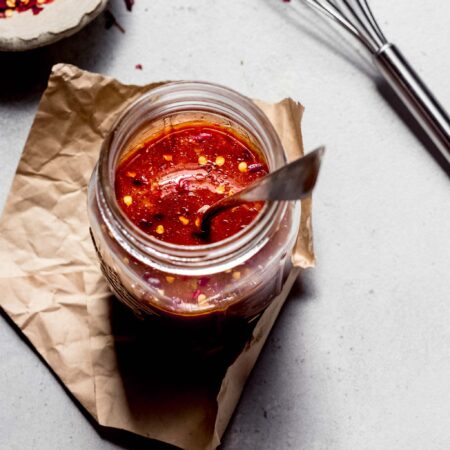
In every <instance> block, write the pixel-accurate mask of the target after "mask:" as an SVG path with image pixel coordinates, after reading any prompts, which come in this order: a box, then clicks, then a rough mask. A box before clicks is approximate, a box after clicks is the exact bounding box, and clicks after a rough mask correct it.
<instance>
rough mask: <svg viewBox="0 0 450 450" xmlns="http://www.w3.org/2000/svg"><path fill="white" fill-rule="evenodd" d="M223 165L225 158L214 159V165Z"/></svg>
mask: <svg viewBox="0 0 450 450" xmlns="http://www.w3.org/2000/svg"><path fill="white" fill-rule="evenodd" d="M224 164H225V158H224V157H223V156H218V157H217V158H216V165H217V166H223V165H224Z"/></svg>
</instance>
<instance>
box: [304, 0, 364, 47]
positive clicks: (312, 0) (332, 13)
mask: <svg viewBox="0 0 450 450" xmlns="http://www.w3.org/2000/svg"><path fill="white" fill-rule="evenodd" d="M304 2H305V3H307V4H308V5H309V6H311V7H312V8H313V9H315V10H316V11H318V12H319V13H322V14H325V15H326V16H328V17H329V18H330V19H332V20H333V21H335V22H337V23H338V24H339V25H341V26H342V27H343V28H344V29H345V30H347V31H348V32H349V33H350V34H352V35H353V36H354V37H355V38H356V39H358V40H359V41H360V42H361V43H362V44H363V45H364V46H366V47H368V48H369V49H371V45H370V43H369V42H368V41H367V39H366V38H365V37H364V36H362V35H361V34H360V33H359V31H358V29H357V28H356V27H355V26H354V25H353V24H352V23H351V22H350V21H349V20H348V19H347V18H346V17H345V16H344V15H343V14H342V12H341V11H340V10H339V9H338V7H337V6H336V5H335V4H333V3H332V2H331V1H330V0H323V1H321V0H304Z"/></svg>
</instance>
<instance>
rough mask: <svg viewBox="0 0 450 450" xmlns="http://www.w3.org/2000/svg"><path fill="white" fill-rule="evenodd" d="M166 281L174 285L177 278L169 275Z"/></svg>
mask: <svg viewBox="0 0 450 450" xmlns="http://www.w3.org/2000/svg"><path fill="white" fill-rule="evenodd" d="M166 281H167V282H168V283H169V284H172V283H173V282H174V281H175V277H172V276H171V275H167V276H166Z"/></svg>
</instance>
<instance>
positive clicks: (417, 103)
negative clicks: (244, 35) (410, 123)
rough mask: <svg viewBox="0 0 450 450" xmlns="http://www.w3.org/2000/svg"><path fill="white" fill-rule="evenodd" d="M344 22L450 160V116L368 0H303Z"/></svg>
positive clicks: (345, 27)
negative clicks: (388, 34) (387, 33)
mask: <svg viewBox="0 0 450 450" xmlns="http://www.w3.org/2000/svg"><path fill="white" fill-rule="evenodd" d="M303 1H304V2H305V3H307V4H308V5H309V6H311V7H312V8H314V9H316V10H317V11H319V12H320V13H322V14H324V15H325V16H327V17H329V18H331V19H332V20H334V21H335V22H337V23H338V24H340V25H341V26H342V27H343V28H344V29H345V30H347V31H348V32H349V33H350V34H352V35H353V36H354V37H355V38H356V39H357V40H359V41H360V42H361V43H362V44H363V46H364V47H365V48H366V49H367V50H368V51H369V52H370V53H371V54H372V56H373V60H374V62H375V65H376V66H377V67H378V68H379V70H380V72H381V73H382V75H383V76H384V78H385V79H386V80H387V81H388V83H389V84H390V85H391V87H392V88H393V89H394V91H395V92H396V93H397V95H398V96H399V97H400V98H401V99H402V101H403V103H404V104H405V105H406V106H407V108H408V109H409V111H410V112H411V113H412V114H413V115H414V117H415V118H416V120H417V121H418V122H419V123H420V124H421V125H422V127H423V128H424V130H425V131H426V132H427V134H428V136H429V137H430V138H431V139H432V140H433V142H434V143H435V145H436V146H437V148H438V149H439V150H440V152H441V153H442V155H443V156H444V158H445V159H446V160H447V162H448V163H450V118H449V116H448V114H447V113H446V112H445V110H444V108H443V107H442V106H441V105H440V104H439V103H438V101H437V100H436V98H435V97H434V96H433V94H432V93H431V92H430V90H429V89H428V88H427V86H426V85H425V83H424V82H423V81H422V80H421V79H420V77H419V76H418V75H417V73H416V72H415V71H414V69H413V68H412V67H411V66H410V65H409V63H408V62H407V60H406V59H405V57H404V56H403V55H402V54H401V52H400V50H399V49H398V48H397V47H396V46H395V45H394V44H392V43H390V42H389V41H388V40H387V39H386V37H385V36H384V34H383V31H382V30H381V28H380V27H379V25H378V23H377V21H376V20H375V17H374V15H373V14H372V11H371V9H370V7H369V4H368V2H367V0H303Z"/></svg>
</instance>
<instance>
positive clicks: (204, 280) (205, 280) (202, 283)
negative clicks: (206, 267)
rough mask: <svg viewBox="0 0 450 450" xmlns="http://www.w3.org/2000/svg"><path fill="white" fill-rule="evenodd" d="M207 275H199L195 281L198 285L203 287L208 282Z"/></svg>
mask: <svg viewBox="0 0 450 450" xmlns="http://www.w3.org/2000/svg"><path fill="white" fill-rule="evenodd" d="M209 280H210V279H209V277H201V278H199V280H198V281H197V284H198V285H199V286H200V287H205V286H206V285H207V284H208V283H209Z"/></svg>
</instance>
